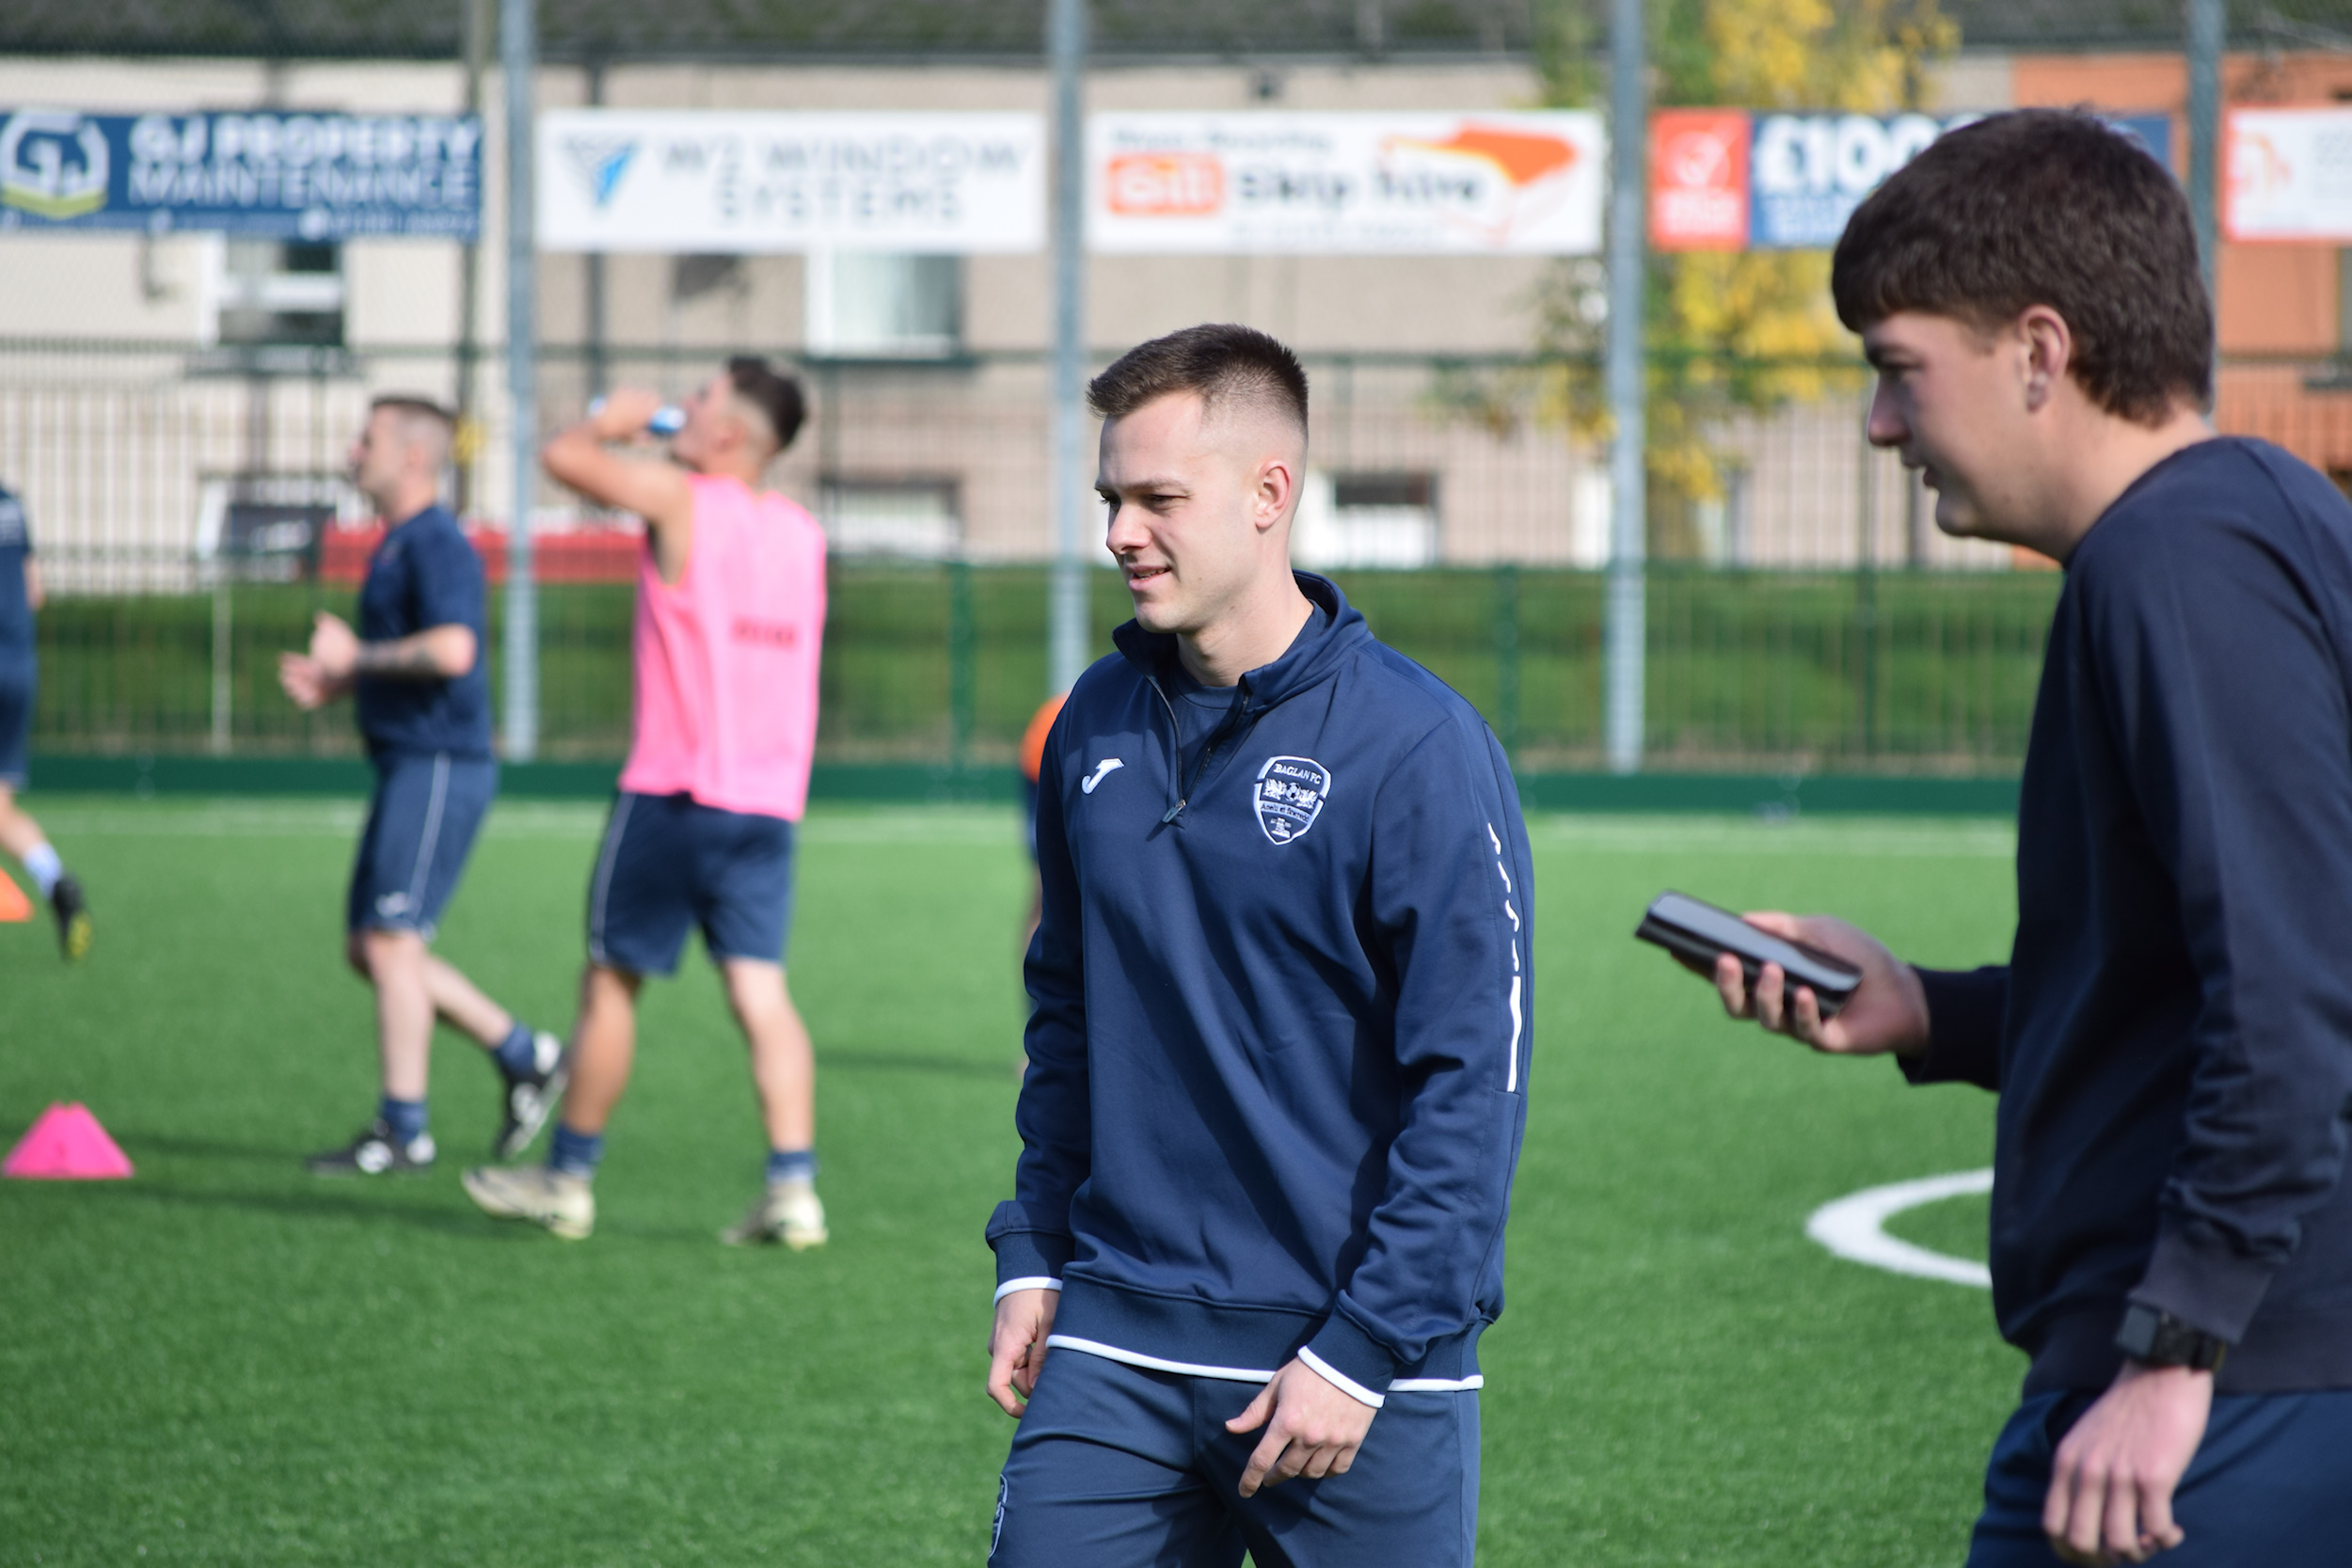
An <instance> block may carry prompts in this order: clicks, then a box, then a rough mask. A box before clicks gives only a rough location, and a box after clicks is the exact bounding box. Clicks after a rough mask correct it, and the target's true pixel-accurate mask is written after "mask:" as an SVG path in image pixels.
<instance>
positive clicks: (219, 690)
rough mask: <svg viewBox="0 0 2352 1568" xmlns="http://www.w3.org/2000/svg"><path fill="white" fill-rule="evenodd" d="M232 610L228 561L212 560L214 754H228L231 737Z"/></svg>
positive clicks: (233, 663) (233, 653) (223, 755)
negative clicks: (213, 563)
mask: <svg viewBox="0 0 2352 1568" xmlns="http://www.w3.org/2000/svg"><path fill="white" fill-rule="evenodd" d="M234 615H235V610H234V609H233V607H232V606H231V604H230V575H229V569H228V564H227V563H226V562H220V561H217V560H215V565H214V567H213V736H212V740H213V754H214V755H215V756H216V757H225V756H227V755H228V754H229V746H230V736H231V734H232V733H233V731H232V728H231V724H232V721H231V719H230V713H231V711H232V708H233V705H234V699H233V697H232V695H231V693H232V691H233V689H234V688H233V687H232V686H231V685H230V681H231V678H232V676H233V673H234V669H235V657H234V656H235V652H236V650H235V646H234V643H233V641H232V637H233V628H234V625H235V622H234Z"/></svg>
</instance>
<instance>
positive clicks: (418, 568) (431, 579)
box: [408, 528, 486, 657]
mask: <svg viewBox="0 0 2352 1568" xmlns="http://www.w3.org/2000/svg"><path fill="white" fill-rule="evenodd" d="M418 544H419V546H421V547H420V548H418V549H415V550H412V551H410V552H409V562H408V594H409V611H410V614H411V615H412V616H413V617H414V620H413V622H412V624H413V625H414V626H415V627H416V629H417V630H418V631H428V630H430V629H432V628H433V627H435V626H465V627H467V628H469V630H471V631H472V632H473V634H474V636H475V637H476V638H477V639H478V638H480V637H481V636H482V635H483V629H482V628H483V608H484V600H485V596H486V590H485V587H484V582H483V572H482V558H481V557H480V556H479V555H477V554H475V553H474V547H473V546H472V545H470V544H469V543H468V542H467V540H466V536H465V535H464V534H462V533H460V532H458V531H457V530H456V529H454V528H449V529H445V530H436V531H434V532H432V533H430V534H427V535H426V536H425V537H424V538H423V539H421V540H419V541H418ZM480 655H481V650H477V652H476V657H480Z"/></svg>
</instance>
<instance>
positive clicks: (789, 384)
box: [727, 354, 808, 451]
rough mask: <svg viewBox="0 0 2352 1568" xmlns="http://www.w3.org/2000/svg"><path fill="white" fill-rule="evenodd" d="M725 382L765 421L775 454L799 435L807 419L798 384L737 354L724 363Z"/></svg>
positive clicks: (752, 357) (751, 357) (765, 364)
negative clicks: (773, 438) (725, 365)
mask: <svg viewBox="0 0 2352 1568" xmlns="http://www.w3.org/2000/svg"><path fill="white" fill-rule="evenodd" d="M727 382H728V385H730V386H732V387H733V388H735V395H736V396H737V397H739V398H741V399H742V400H743V401H744V402H745V403H748V404H751V405H752V406H753V407H754V408H756V409H758V410H759V412H760V414H761V416H762V417H763V418H765V419H766V420H767V421H768V429H769V432H770V433H771V435H773V436H775V438H776V450H777V451H784V449H785V448H787V447H788V446H790V445H791V444H792V437H794V436H798V435H799V434H800V433H801V421H802V420H804V419H806V418H807V417H808V401H807V399H805V398H804V397H803V396H802V395H801V384H800V383H799V382H798V381H795V380H794V379H793V378H792V377H790V376H788V375H784V374H780V373H779V372H777V371H776V370H775V369H773V368H772V367H771V366H770V364H769V363H768V361H767V360H765V359H762V358H759V357H758V356H755V355H749V354H739V355H737V356H735V357H733V358H732V359H729V360H728V361H727Z"/></svg>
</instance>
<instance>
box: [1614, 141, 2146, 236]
mask: <svg viewBox="0 0 2352 1568" xmlns="http://www.w3.org/2000/svg"><path fill="white" fill-rule="evenodd" d="M1978 118H1979V117H1978V116H1976V115H1973V114H1963V115H1948V116H1945V117H1942V118H1937V117H1934V116H1930V115H1891V116H1878V115H1859V114H1809V113H1797V114H1776V113H1752V112H1750V111H1748V110H1745V109H1661V110H1660V111H1659V112H1658V113H1656V114H1655V115H1653V116H1651V118H1650V197H1649V229H1650V244H1651V245H1653V246H1654V247H1656V248H1657V249H1660V250H1827V249H1830V248H1832V247H1833V246H1835V245H1836V244H1837V237H1838V235H1840V234H1842V233H1844V232H1845V230H1846V220H1847V219H1848V218H1850V217H1851V216H1852V215H1853V210H1854V209H1855V208H1856V207H1858V206H1860V205H1861V204H1862V198H1865V197H1867V196H1868V195H1869V194H1870V193H1871V192H1872V191H1874V190H1876V189H1878V188H1879V186H1880V184H1881V183H1883V182H1884V181H1885V179H1886V177H1887V176H1888V175H1890V174H1892V173H1894V172H1895V171H1896V170H1897V169H1899V168H1900V167H1902V166H1903V165H1905V164H1907V163H1909V162H1910V161H1911V160H1912V159H1914V158H1915V157H1917V156H1918V155H1919V153H1920V152H1921V151H1922V150H1925V149H1926V148H1927V147H1928V145H1929V144H1930V143H1931V142H1933V141H1934V140H1935V138H1936V137H1938V136H1940V135H1943V134H1944V133H1945V132H1947V131H1949V130H1953V129H1955V128H1956V127H1959V126H1962V125H1965V124H1967V123H1968V122H1969V121H1971V120H1973V119H1978ZM2107 123H2108V125H2109V126H2111V127H2112V128H2113V129H2114V130H2115V131H2116V132H2117V133H2118V134H2119V135H2125V136H2129V137H2131V138H2132V139H2133V140H2135V141H2137V143H2139V145H2140V146H2141V147H2142V148H2143V149H2145V150H2147V151H2148V152H2149V154H2150V155H2151V156H2153V158H2154V159H2155V160H2156V162H2157V163H2159V164H2162V165H2163V166H2165V168H2166V169H2168V170H2169V169H2170V168H2171V166H2172V118H2171V117H2170V116H2169V115H2162V114H2151V115H2117V116H2110V117H2108V119H2107Z"/></svg>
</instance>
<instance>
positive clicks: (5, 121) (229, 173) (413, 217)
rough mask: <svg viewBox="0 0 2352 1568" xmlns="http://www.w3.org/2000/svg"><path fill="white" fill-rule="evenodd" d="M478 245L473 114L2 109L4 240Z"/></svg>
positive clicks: (478, 153) (478, 131) (477, 145)
mask: <svg viewBox="0 0 2352 1568" xmlns="http://www.w3.org/2000/svg"><path fill="white" fill-rule="evenodd" d="M88 229H100V230H105V229H113V230H135V231H137V232H141V233H151V234H162V233H171V232H175V231H179V232H186V231H201V232H215V233H229V234H246V235H254V236H258V237H262V238H276V239H283V240H343V239H353V238H358V237H359V236H363V235H364V236H378V235H389V236H408V237H421V238H432V239H451V240H471V239H474V238H477V237H478V236H479V234H480V232H481V229H482V121H481V120H480V119H477V118H475V117H473V116H470V115H339V114H296V113H292V112H281V111H277V110H272V111H269V112H266V113H261V112H256V113H238V114H212V113H206V114H189V115H174V114H151V115H85V114H77V113H75V112H73V111H72V110H70V109H16V110H12V111H0V231H7V232H17V233H24V232H35V231H40V230H88Z"/></svg>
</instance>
